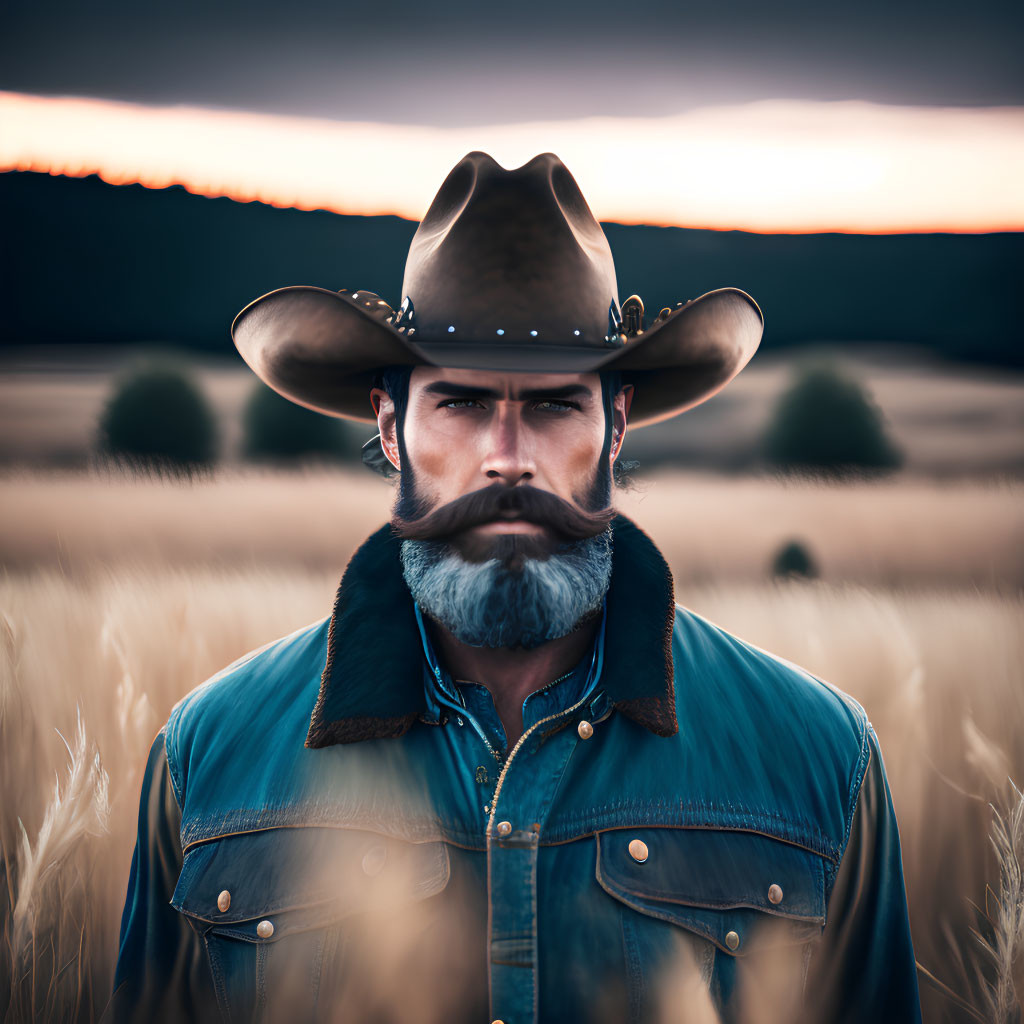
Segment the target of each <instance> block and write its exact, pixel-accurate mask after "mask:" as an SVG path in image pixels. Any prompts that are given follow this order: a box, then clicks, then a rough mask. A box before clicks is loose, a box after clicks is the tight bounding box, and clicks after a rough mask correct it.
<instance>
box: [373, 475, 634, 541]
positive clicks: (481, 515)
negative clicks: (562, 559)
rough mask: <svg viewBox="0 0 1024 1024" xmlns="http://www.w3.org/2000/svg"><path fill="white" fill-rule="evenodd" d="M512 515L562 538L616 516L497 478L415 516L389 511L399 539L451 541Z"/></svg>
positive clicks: (600, 528)
mask: <svg viewBox="0 0 1024 1024" xmlns="http://www.w3.org/2000/svg"><path fill="white" fill-rule="evenodd" d="M512 513H515V518H518V519H524V520H526V521H527V522H530V523H535V524H537V525H538V526H545V527H547V528H548V529H550V530H551V531H552V532H553V533H554V534H555V535H556V536H557V537H558V538H559V539H561V540H566V541H572V540H582V539H583V538H585V537H594V536H596V535H597V534H599V533H603V532H604V531H605V530H606V529H607V528H608V524H609V523H610V522H611V521H612V519H613V518H614V517H615V510H614V509H611V508H607V509H603V510H601V511H600V512H584V511H582V510H581V509H578V508H576V506H575V505H571V504H570V503H569V502H567V501H565V500H564V499H562V498H560V497H558V495H557V494H552V493H551V492H550V491H544V490H541V489H540V488H537V487H529V486H523V485H519V484H517V485H514V486H511V487H510V486H509V485H508V484H503V483H500V482H495V483H493V484H489V485H488V486H487V487H481V488H480V490H478V491H471V492H470V493H469V494H463V495H461V496H460V497H458V498H456V499H455V500H454V501H450V502H448V503H447V504H446V505H442V506H441V507H440V508H436V509H434V511H433V512H430V513H428V514H427V515H425V516H421V517H419V518H417V519H403V518H402V517H401V516H397V515H393V516H392V517H391V527H392V529H393V530H394V532H395V533H396V534H397V535H398V536H399V537H401V538H402V539H403V540H450V539H451V538H453V537H455V536H457V535H458V534H460V533H463V532H464V531H466V530H471V529H472V528H473V527H474V526H480V525H482V524H483V523H491V522H495V521H496V520H503V519H509V518H513V516H512V515H511V514H512Z"/></svg>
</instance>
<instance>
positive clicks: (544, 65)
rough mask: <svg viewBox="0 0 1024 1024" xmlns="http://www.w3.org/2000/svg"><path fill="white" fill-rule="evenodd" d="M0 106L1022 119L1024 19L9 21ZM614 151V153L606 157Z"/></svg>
mask: <svg viewBox="0 0 1024 1024" xmlns="http://www.w3.org/2000/svg"><path fill="white" fill-rule="evenodd" d="M3 28H4V30H3V32H0V88H3V89H11V90H17V91H24V92H35V93H43V94H50V95H56V94H72V95H75V94H80V95H90V96H102V97H108V98H116V99H129V100H138V101H142V102H153V103H195V104H203V105H208V106H223V107H232V108H239V109H249V110H266V111H273V112H280V113H294V114H315V115H324V116H329V117H337V118H359V119H367V120H384V121H410V122H416V123H431V124H473V123H485V122H492V121H511V120H517V121H522V120H529V119H533V118H538V117H542V118H551V117H569V116H583V115H589V114H634V113H648V114H655V115H656V114H667V113H675V112H678V111H681V110H685V109H687V108H689V107H693V106H698V105H703V104H706V103H713V102H734V101H742V100H749V99H756V98H762V97H771V98H778V97H785V98H808V99H868V100H876V101H882V102H892V103H910V104H941V105H947V104H948V105H989V104H993V105H999V104H1020V103H1024V73H1022V71H1021V67H1022V65H1021V61H1020V53H1021V52H1022V50H1024V5H1021V4H1019V3H1013V4H1011V3H1003V2H999V3H994V2H991V0H989V2H984V3H973V4H969V5H968V4H963V3H953V2H952V0H936V2H932V3H928V4H924V3H913V4H908V3H903V4H895V3H892V2H891V0H885V2H876V0H868V2H860V3H858V4H852V3H849V2H843V3H824V2H818V3H814V4H810V3H792V2H790V3H785V2H775V3H771V4H765V3H763V0H745V2H743V3H736V2H733V3H717V4H710V3H702V4H700V5H696V4H687V3H678V2H658V0H655V2H650V0H648V2H642V3H639V4H636V3H634V4H623V3H621V2H616V3H611V2H609V0H594V2H589V3H586V4H572V5H570V4H565V3H550V2H547V3H545V2H543V0H523V2H519V3H517V4H516V5H514V6H513V5H504V6H503V5H498V4H481V3H479V0H472V2H470V0H456V2H450V0H449V2H445V3H422V2H419V0H416V2H413V0H391V2H383V3H378V4H376V5H375V6H374V7H373V8H372V13H371V9H370V8H369V7H368V6H367V7H358V6H356V5H353V4H345V3H340V4H339V3H332V4H329V3H323V2H319V0H306V2H298V3H293V4H291V5H289V6H287V7H285V5H281V4H271V3H268V2H266V0H254V2H250V3H247V4H245V5H242V4H239V3H221V4H210V3H208V2H203V3H198V2H194V0H184V2H179V3H175V4H173V5H171V4H166V3H164V4H148V5H141V4H138V3H131V4H129V3H125V2H114V3H106V4H102V3H97V4H90V5H85V4H80V3H77V2H75V3H72V2H69V0H65V2H64V3H50V4H45V5H43V4H39V3H38V2H36V3H32V4H28V3H25V2H23V0H15V2H13V3H11V2H9V3H8V5H7V6H6V12H5V15H4V18H3ZM609 141H610V143H612V144H614V145H620V144H621V142H622V140H609Z"/></svg>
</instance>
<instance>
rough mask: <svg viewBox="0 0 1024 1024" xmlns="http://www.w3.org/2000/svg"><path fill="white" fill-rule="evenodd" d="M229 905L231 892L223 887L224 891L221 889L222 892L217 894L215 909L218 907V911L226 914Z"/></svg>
mask: <svg viewBox="0 0 1024 1024" xmlns="http://www.w3.org/2000/svg"><path fill="white" fill-rule="evenodd" d="M230 906H231V893H229V892H228V891H227V889H225V890H224V891H223V892H222V893H221V894H220V895H219V896H218V897H217V909H218V910H219V911H220V912H221V913H222V914H226V913H227V912H228V907H230Z"/></svg>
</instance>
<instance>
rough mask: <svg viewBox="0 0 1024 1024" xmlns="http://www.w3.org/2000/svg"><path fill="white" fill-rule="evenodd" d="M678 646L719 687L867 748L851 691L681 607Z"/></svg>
mask: <svg viewBox="0 0 1024 1024" xmlns="http://www.w3.org/2000/svg"><path fill="white" fill-rule="evenodd" d="M673 647H674V648H675V649H676V650H675V651H674V653H675V654H676V655H677V660H678V659H680V658H681V660H682V662H683V665H684V667H685V668H687V669H689V671H691V672H695V673H698V674H699V675H700V676H701V677H705V678H707V680H708V681H709V682H712V683H713V688H714V689H718V688H719V687H721V688H722V689H738V690H740V691H742V696H743V698H744V699H745V700H746V701H748V702H749V701H755V702H758V703H760V702H761V701H764V702H765V703H766V704H768V705H769V706H770V707H772V708H774V709H775V710H776V711H777V712H778V714H780V715H785V716H787V717H790V716H792V715H793V714H794V713H795V712H797V711H799V713H800V714H801V715H802V716H810V717H811V718H813V719H814V720H816V721H817V722H818V723H819V725H824V724H826V723H828V724H830V725H831V726H832V727H833V728H834V729H835V730H836V731H837V732H839V733H845V734H846V735H847V737H848V739H849V741H850V742H851V743H852V744H853V745H854V746H855V747H856V748H857V749H860V747H861V746H862V745H863V742H864V739H865V734H866V731H867V729H868V726H869V723H868V718H867V714H866V712H865V711H864V708H863V707H861V705H860V704H859V703H858V702H857V701H856V700H855V699H854V698H853V697H851V696H850V695H849V694H848V693H845V692H843V691H842V690H841V689H839V687H837V686H834V685H833V684H832V683H830V682H827V681H826V680H824V679H821V678H820V677H819V676H816V675H814V674H813V673H811V672H809V671H808V670H807V669H805V668H803V667H802V666H800V665H797V664H795V663H794V662H791V661H787V660H786V659H785V658H782V657H780V656H779V655H777V654H773V653H772V652H771V651H766V650H764V649H763V648H761V647H758V646H756V645H755V644H753V643H750V642H749V641H747V640H744V639H742V638H741V637H738V636H736V635H735V634H734V633H731V632H729V630H727V629H725V628H723V627H722V626H719V625H718V624H716V623H714V622H712V621H711V620H710V619H706V618H704V616H702V615H699V614H697V613H696V612H694V611H692V610H691V609H689V608H686V607H684V606H682V605H680V604H677V605H676V616H675V628H674V631H673Z"/></svg>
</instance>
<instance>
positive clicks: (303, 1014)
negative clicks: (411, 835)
mask: <svg viewBox="0 0 1024 1024" xmlns="http://www.w3.org/2000/svg"><path fill="white" fill-rule="evenodd" d="M449 870H450V869H449V859H448V852H447V848H446V846H445V845H444V844H443V843H440V842H433V843H421V844H417V843H409V842H404V841H401V840H395V839H391V838H389V837H385V836H380V835H377V834H375V833H371V832H365V831H357V830H349V829H337V828H321V827H310V828H273V829H266V830H263V831H256V832H245V833H240V834H236V835H231V836H225V837H222V838H220V839H216V840H212V841H210V842H207V843H203V844H201V845H198V846H195V847H192V848H191V849H190V850H188V852H187V853H186V854H185V860H184V864H183V866H182V871H181V874H180V876H179V879H178V884H177V886H176V888H175V890H174V896H173V898H172V900H171V904H172V906H174V907H175V909H176V910H178V911H179V912H180V913H182V914H184V915H186V916H187V917H188V918H189V920H190V922H191V923H192V926H193V928H194V929H195V930H196V931H197V932H198V933H199V934H200V935H201V936H202V939H203V941H204V943H205V945H206V950H207V954H208V957H209V963H210V969H211V971H212V973H213V981H214V989H215V991H216V993H217V1000H218V1003H219V1008H220V1012H221V1014H222V1015H223V1016H224V1017H226V1018H227V1019H228V1020H247V1021H248V1020H253V1019H261V1018H264V1019H270V1020H276V1019H278V1018H279V1017H280V1016H281V1015H282V1011H286V1012H287V1018H286V1019H287V1020H289V1021H290V1022H292V1024H298V1022H302V1021H306V1020H312V1019H315V1018H316V1016H317V1003H318V999H319V995H320V988H321V978H322V975H323V973H324V970H325V968H326V969H327V970H328V973H331V971H333V969H334V967H335V965H336V961H337V960H338V959H339V958H341V957H343V956H344V955H345V949H346V946H347V945H349V943H350V939H351V937H352V935H353V934H356V933H357V934H358V935H359V936H360V937H361V938H366V936H367V935H368V934H371V933H372V927H371V926H370V925H368V924H367V922H371V921H378V920H381V919H384V920H387V919H389V918H393V917H394V916H395V915H401V914H402V913H403V911H404V910H405V908H408V907H409V906H410V905H411V904H416V903H419V902H421V901H424V900H426V899H427V898H429V897H431V896H434V895H436V894H438V893H440V892H441V891H442V890H443V889H444V888H445V887H446V886H447V884H448V880H449Z"/></svg>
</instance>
